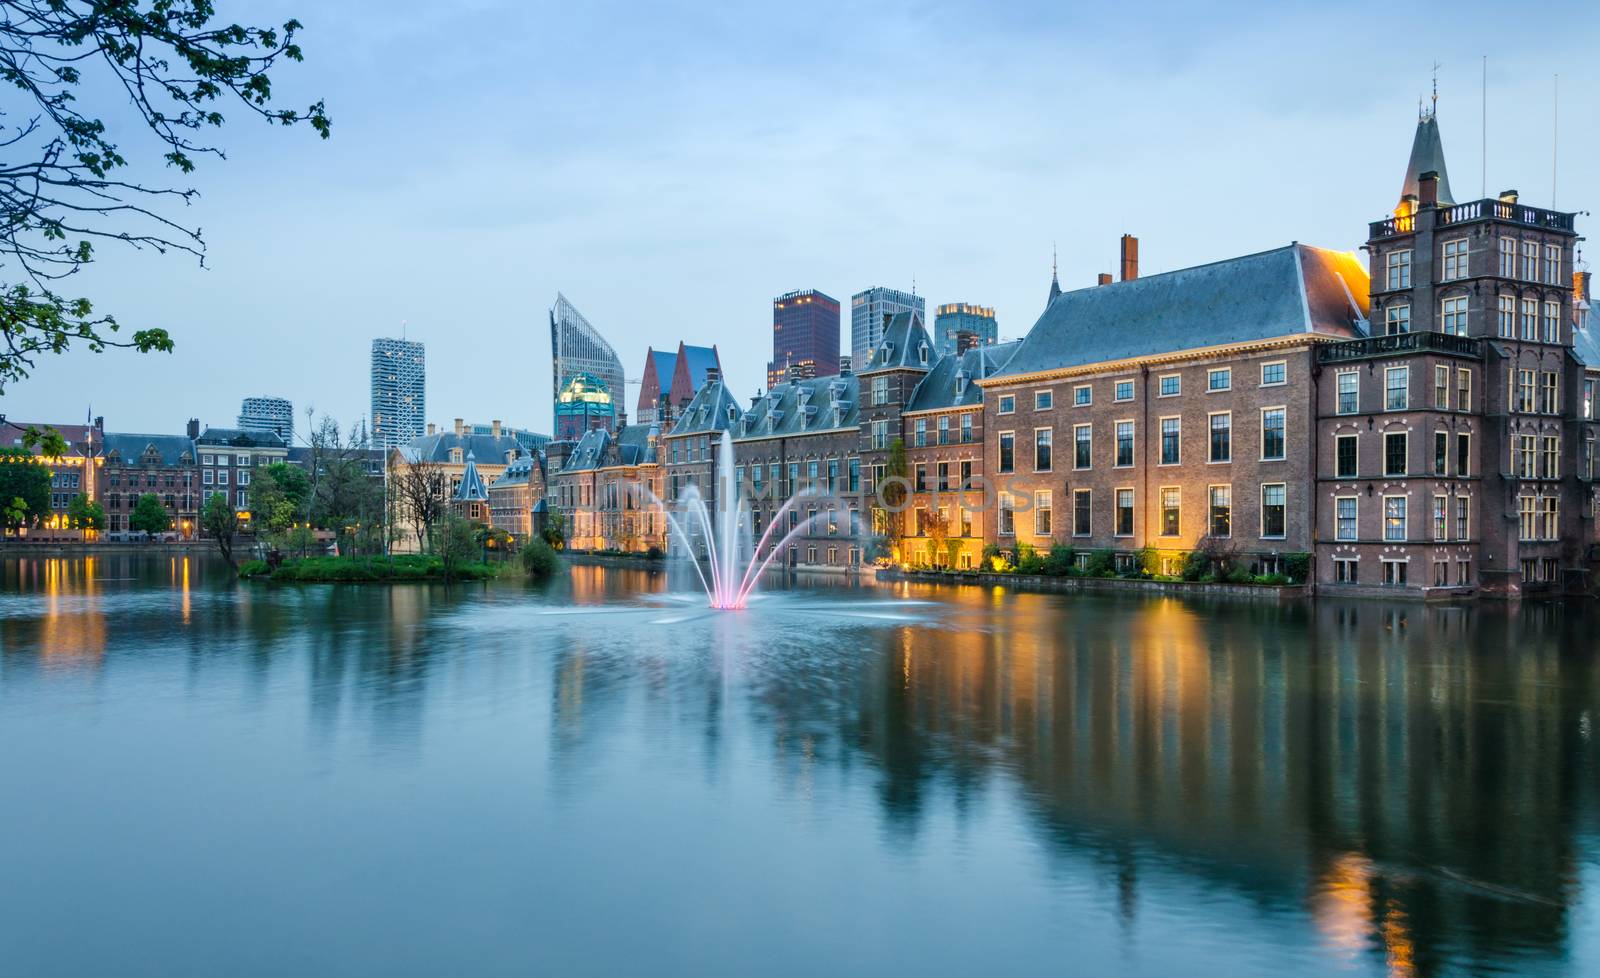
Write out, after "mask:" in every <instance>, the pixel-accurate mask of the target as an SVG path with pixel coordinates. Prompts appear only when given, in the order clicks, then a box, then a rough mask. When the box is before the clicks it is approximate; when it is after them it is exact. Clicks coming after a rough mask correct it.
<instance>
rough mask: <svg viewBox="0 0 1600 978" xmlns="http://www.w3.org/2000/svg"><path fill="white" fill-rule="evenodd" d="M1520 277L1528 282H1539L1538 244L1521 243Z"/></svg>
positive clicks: (1530, 242)
mask: <svg viewBox="0 0 1600 978" xmlns="http://www.w3.org/2000/svg"><path fill="white" fill-rule="evenodd" d="M1522 277H1523V278H1525V279H1527V280H1528V281H1530V282H1537V281H1539V242H1537V241H1524V242H1522Z"/></svg>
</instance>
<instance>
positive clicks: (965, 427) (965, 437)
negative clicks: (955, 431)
mask: <svg viewBox="0 0 1600 978" xmlns="http://www.w3.org/2000/svg"><path fill="white" fill-rule="evenodd" d="M961 441H962V443H963V444H968V443H970V442H971V441H972V415H971V414H970V413H969V414H963V415H962V416H961Z"/></svg>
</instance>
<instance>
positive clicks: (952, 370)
mask: <svg viewBox="0 0 1600 978" xmlns="http://www.w3.org/2000/svg"><path fill="white" fill-rule="evenodd" d="M1021 345H1022V341H1021V340H1012V341H1010V342H1009V343H998V344H995V345H992V346H975V347H973V348H972V349H970V350H968V351H966V352H965V353H947V354H945V355H944V356H942V357H940V358H939V359H938V360H936V361H935V362H934V364H933V369H932V370H930V371H928V373H927V374H926V375H925V376H924V377H923V378H922V379H921V380H919V381H918V382H917V386H916V388H915V389H914V390H912V392H911V398H910V400H909V401H907V402H906V408H905V409H906V410H907V411H936V410H938V409H940V408H955V407H967V406H969V405H975V404H981V403H983V390H982V389H981V388H980V387H978V385H977V384H975V383H973V381H977V380H982V379H983V378H985V377H989V376H992V375H993V374H996V373H999V372H1000V370H1001V369H1003V368H1004V367H1005V365H1006V363H1007V361H1009V360H1010V359H1011V357H1012V355H1013V354H1015V353H1016V352H1017V347H1019V346H1021Z"/></svg>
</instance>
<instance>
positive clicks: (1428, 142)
mask: <svg viewBox="0 0 1600 978" xmlns="http://www.w3.org/2000/svg"><path fill="white" fill-rule="evenodd" d="M1430 170H1432V171H1433V172H1434V173H1437V174H1439V203H1440V204H1454V203H1455V202H1456V201H1455V198H1454V197H1452V196H1450V174H1449V173H1448V172H1447V171H1446V170H1445V167H1444V143H1443V141H1441V140H1440V139H1439V120H1438V119H1437V118H1436V117H1435V116H1434V114H1433V113H1432V112H1426V113H1424V114H1423V115H1422V117H1421V118H1419V119H1418V120H1417V134H1416V135H1415V136H1414V137H1412V140H1411V160H1410V162H1408V163H1407V164H1406V182H1405V185H1404V186H1402V187H1401V188H1400V196H1401V198H1402V199H1403V198H1405V197H1406V196H1407V195H1408V194H1409V195H1411V196H1415V197H1420V196H1421V193H1420V192H1419V190H1418V187H1419V186H1420V184H1421V183H1422V175H1423V174H1424V173H1427V172H1428V171H1430Z"/></svg>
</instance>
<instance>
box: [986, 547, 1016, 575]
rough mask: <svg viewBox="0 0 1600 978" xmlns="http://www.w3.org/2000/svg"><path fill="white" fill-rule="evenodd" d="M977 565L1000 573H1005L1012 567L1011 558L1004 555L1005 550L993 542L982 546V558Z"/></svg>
mask: <svg viewBox="0 0 1600 978" xmlns="http://www.w3.org/2000/svg"><path fill="white" fill-rule="evenodd" d="M978 566H979V568H980V569H982V570H992V571H995V572H997V573H1001V574H1005V573H1007V572H1009V571H1010V570H1011V569H1012V567H1011V560H1010V559H1009V558H1008V557H1007V556H1006V553H1005V551H1003V550H1001V549H1000V548H999V546H997V545H996V544H993V543H991V544H989V545H988V546H986V547H984V548H983V558H982V560H981V561H980V562H979V564H978Z"/></svg>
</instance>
